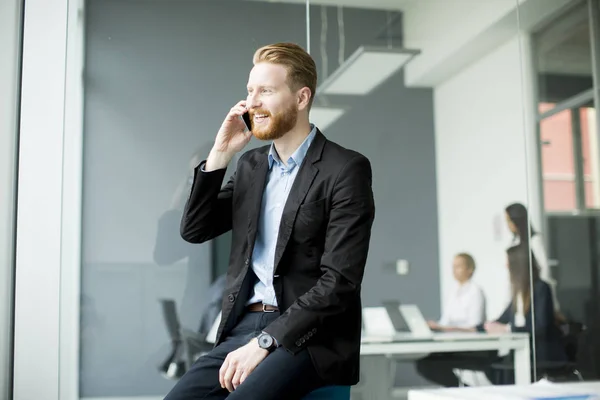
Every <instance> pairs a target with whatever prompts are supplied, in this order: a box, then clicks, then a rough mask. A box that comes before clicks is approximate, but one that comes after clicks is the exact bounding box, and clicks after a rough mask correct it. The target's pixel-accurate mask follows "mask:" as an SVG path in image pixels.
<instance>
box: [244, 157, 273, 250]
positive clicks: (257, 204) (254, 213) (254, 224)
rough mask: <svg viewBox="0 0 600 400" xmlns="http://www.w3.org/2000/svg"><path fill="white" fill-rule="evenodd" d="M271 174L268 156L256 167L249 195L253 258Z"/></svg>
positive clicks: (249, 234) (250, 246)
mask: <svg viewBox="0 0 600 400" xmlns="http://www.w3.org/2000/svg"><path fill="white" fill-rule="evenodd" d="M268 172H269V162H268V156H265V157H261V158H260V160H259V161H258V162H257V163H256V165H255V166H254V170H253V173H252V176H254V179H253V180H252V181H251V183H250V189H249V190H248V194H249V196H250V199H248V257H250V256H251V254H252V250H253V249H254V241H255V240H256V232H257V230H258V217H259V215H260V213H261V205H262V198H263V193H264V192H265V182H266V180H267V173H268Z"/></svg>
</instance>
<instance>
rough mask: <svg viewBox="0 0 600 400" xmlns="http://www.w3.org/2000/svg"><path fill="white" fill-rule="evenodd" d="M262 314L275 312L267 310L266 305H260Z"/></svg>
mask: <svg viewBox="0 0 600 400" xmlns="http://www.w3.org/2000/svg"><path fill="white" fill-rule="evenodd" d="M262 309H263V312H268V313H273V312H275V310H267V304H265V303H263V305H262Z"/></svg>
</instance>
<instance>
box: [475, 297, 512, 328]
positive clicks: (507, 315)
mask: <svg viewBox="0 0 600 400" xmlns="http://www.w3.org/2000/svg"><path fill="white" fill-rule="evenodd" d="M513 316H514V311H513V303H512V301H511V302H510V304H509V305H508V307H506V308H505V309H504V312H502V315H500V316H499V317H498V319H497V320H496V321H495V322H498V323H500V324H505V325H508V324H510V323H511V321H512V319H513ZM484 325H485V324H479V325H477V326H476V327H475V329H476V330H477V331H478V332H485V328H484Z"/></svg>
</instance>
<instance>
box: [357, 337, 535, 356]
mask: <svg viewBox="0 0 600 400" xmlns="http://www.w3.org/2000/svg"><path fill="white" fill-rule="evenodd" d="M528 341H529V334H527V333H508V334H498V335H490V334H487V333H468V332H465V333H451V334H446V333H434V334H432V335H431V337H422V338H415V337H412V338H394V337H392V336H389V335H381V336H372V335H369V336H363V337H362V339H361V351H360V352H361V354H362V355H376V354H398V353H433V352H454V351H486V350H511V349H518V348H522V347H524V346H528V345H529V343H528Z"/></svg>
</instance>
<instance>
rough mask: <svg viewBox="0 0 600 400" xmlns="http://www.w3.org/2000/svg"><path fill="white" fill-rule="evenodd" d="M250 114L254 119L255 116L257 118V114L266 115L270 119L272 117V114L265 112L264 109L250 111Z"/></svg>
mask: <svg viewBox="0 0 600 400" xmlns="http://www.w3.org/2000/svg"><path fill="white" fill-rule="evenodd" d="M249 114H250V116H251V117H253V118H254V116H255V115H256V114H260V115H266V116H267V117H270V116H271V113H270V112H268V111H267V110H264V109H262V108H257V109H256V110H252V111H249Z"/></svg>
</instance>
